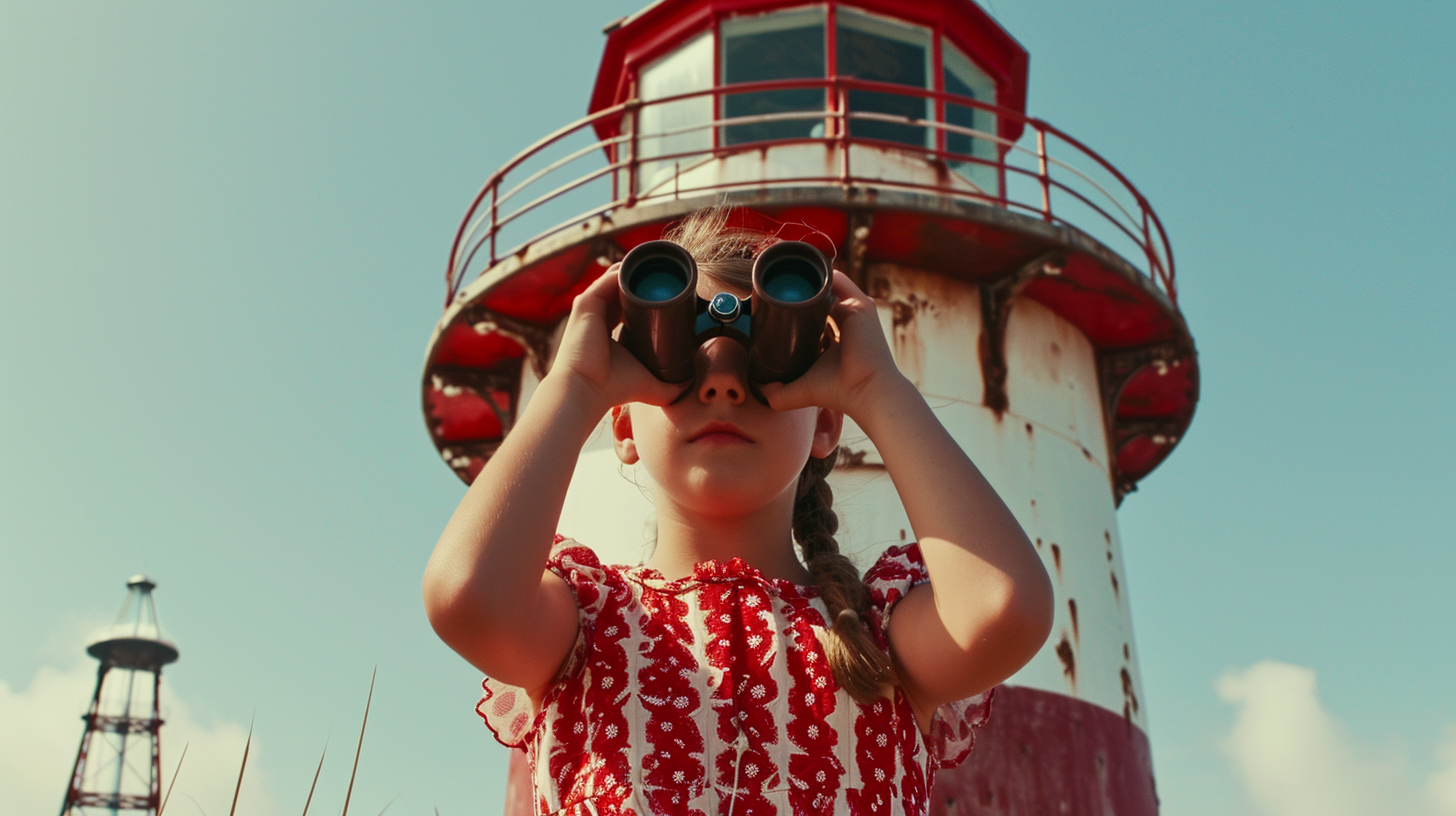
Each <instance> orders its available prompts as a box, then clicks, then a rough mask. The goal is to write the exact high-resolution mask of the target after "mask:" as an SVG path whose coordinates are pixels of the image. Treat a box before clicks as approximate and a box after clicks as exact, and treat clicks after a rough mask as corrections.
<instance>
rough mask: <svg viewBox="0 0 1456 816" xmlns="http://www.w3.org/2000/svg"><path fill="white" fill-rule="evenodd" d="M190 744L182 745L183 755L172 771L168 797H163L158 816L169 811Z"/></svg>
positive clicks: (178, 758)
mask: <svg viewBox="0 0 1456 816" xmlns="http://www.w3.org/2000/svg"><path fill="white" fill-rule="evenodd" d="M191 744H192V743H190V742H184V743H183V744H182V755H181V756H179V757H177V767H176V768H173V769H172V782H171V783H170V784H168V785H167V795H166V796H163V797H162V806H161V807H159V808H157V816H162V811H164V810H166V809H167V800H169V799H171V798H172V788H175V787H177V774H179V773H182V761H183V760H185V759H186V758H187V746H189V745H191Z"/></svg>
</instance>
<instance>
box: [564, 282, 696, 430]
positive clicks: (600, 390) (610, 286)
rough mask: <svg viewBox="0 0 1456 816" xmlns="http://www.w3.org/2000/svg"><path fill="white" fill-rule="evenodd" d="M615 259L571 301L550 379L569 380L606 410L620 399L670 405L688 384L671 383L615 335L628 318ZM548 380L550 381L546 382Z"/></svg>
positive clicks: (593, 404) (578, 391)
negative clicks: (643, 362)
mask: <svg viewBox="0 0 1456 816" xmlns="http://www.w3.org/2000/svg"><path fill="white" fill-rule="evenodd" d="M621 266H622V265H621V264H614V265H613V266H612V267H611V268H610V269H608V270H607V271H606V273H605V274H603V275H602V276H601V277H599V278H597V279H596V280H595V281H594V282H593V283H592V285H591V286H588V287H587V289H586V291H584V292H582V293H581V294H580V295H577V296H576V300H574V301H572V304H571V315H570V316H569V317H568V318H567V319H566V331H565V332H564V333H563V334H562V337H561V345H560V347H558V348H557V350H556V358H555V359H554V360H553V361H552V363H551V371H550V372H549V373H548V374H547V375H546V380H547V381H550V382H558V383H561V384H563V385H565V386H566V387H567V388H568V389H569V390H571V391H572V393H574V394H576V395H577V396H578V397H580V398H581V399H584V400H586V401H587V407H589V408H591V410H593V411H596V410H597V409H598V408H599V409H600V413H603V414H604V413H606V412H607V410H608V409H610V408H611V407H612V406H615V405H623V404H626V403H629V402H645V403H648V404H650V405H666V404H668V403H669V402H672V401H673V400H674V399H676V398H677V397H678V395H679V394H681V393H682V390H683V388H684V386H683V385H673V384H671V383H665V382H662V381H661V380H659V379H657V378H656V377H654V376H652V374H651V373H649V372H648V371H647V369H646V368H645V367H644V366H643V365H642V364H641V363H640V362H638V361H637V358H636V357H633V356H632V353H631V352H630V351H627V349H626V348H625V347H624V346H622V344H620V343H618V342H617V341H615V340H613V339H612V330H613V329H614V328H616V326H617V323H618V322H619V321H620V320H621V318H622V303H621V300H620V295H619V294H618V288H617V271H618V270H619V269H620V268H621ZM543 384H544V383H543Z"/></svg>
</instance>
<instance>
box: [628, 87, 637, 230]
mask: <svg viewBox="0 0 1456 816" xmlns="http://www.w3.org/2000/svg"><path fill="white" fill-rule="evenodd" d="M639 109H640V104H639V103H638V102H637V100H633V101H632V102H631V103H629V104H628V107H627V116H626V120H627V206H628V207H630V206H632V205H633V204H636V203H637V111H638V110H639Z"/></svg>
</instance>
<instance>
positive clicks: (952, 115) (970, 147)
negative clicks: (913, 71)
mask: <svg viewBox="0 0 1456 816" xmlns="http://www.w3.org/2000/svg"><path fill="white" fill-rule="evenodd" d="M940 55H941V57H940V59H941V66H942V73H941V83H942V87H943V88H944V89H945V92H946V93H951V94H955V95H956V96H965V97H969V98H971V99H974V100H976V101H977V102H985V103H987V104H992V105H994V104H996V83H995V81H994V80H992V79H991V76H990V75H989V74H987V73H986V72H985V71H982V70H981V69H980V68H979V67H977V66H976V64H975V63H974V62H971V61H970V59H969V58H967V57H966V55H965V54H962V53H961V52H960V49H958V48H956V47H955V46H954V45H951V43H950V41H949V40H941V45H940ZM945 123H946V124H947V125H953V126H956V127H960V128H966V129H969V130H974V131H977V133H976V134H975V135H972V134H969V133H965V132H962V131H956V130H949V129H947V130H946V132H945V149H946V151H947V152H950V153H959V154H960V155H962V156H970V157H973V158H976V159H983V160H985V161H987V162H994V161H995V160H996V156H997V155H998V154H999V152H1000V151H999V150H998V149H997V143H996V142H995V141H993V140H992V138H993V137H994V136H995V135H996V114H994V113H991V112H990V111H987V110H981V109H980V108H973V107H971V106H970V105H956V104H954V103H949V102H947V103H946V105H945ZM950 164H951V167H953V168H955V170H956V172H958V173H960V174H961V175H963V176H965V177H966V178H968V179H970V180H971V181H973V182H975V183H976V184H977V186H979V187H980V188H981V189H983V190H989V189H993V185H994V183H995V178H996V172H995V168H994V167H992V166H991V165H990V164H982V163H980V162H975V161H955V160H954V159H952V160H951V163H950Z"/></svg>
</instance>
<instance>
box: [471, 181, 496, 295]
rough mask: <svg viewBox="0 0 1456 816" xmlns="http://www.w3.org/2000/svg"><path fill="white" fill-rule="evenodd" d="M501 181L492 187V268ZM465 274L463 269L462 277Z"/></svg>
mask: <svg viewBox="0 0 1456 816" xmlns="http://www.w3.org/2000/svg"><path fill="white" fill-rule="evenodd" d="M500 181H501V180H500V179H496V180H495V183H494V184H492V185H490V265H491V266H495V234H496V231H497V229H499V228H498V227H497V226H496V215H497V213H498V212H499V208H498V207H497V206H496V196H498V195H499V194H500ZM464 272H465V270H463V269H462V270H461V274H462V276H463V275H464Z"/></svg>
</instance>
